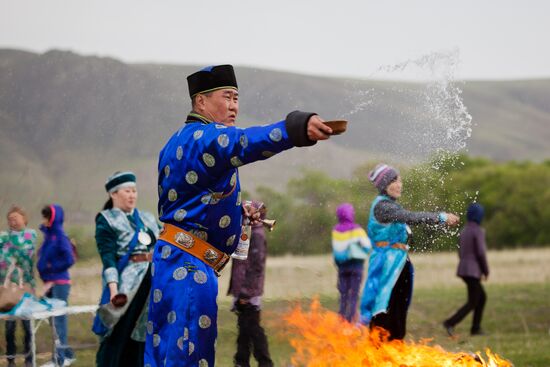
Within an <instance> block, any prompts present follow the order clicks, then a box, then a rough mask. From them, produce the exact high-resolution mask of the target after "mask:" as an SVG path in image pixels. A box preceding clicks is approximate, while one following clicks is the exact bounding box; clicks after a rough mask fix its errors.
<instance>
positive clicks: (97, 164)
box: [0, 49, 550, 219]
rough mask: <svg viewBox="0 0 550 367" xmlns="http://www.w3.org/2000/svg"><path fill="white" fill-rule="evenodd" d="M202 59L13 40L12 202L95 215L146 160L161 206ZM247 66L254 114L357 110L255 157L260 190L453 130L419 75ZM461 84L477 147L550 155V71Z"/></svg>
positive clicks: (7, 133) (248, 100)
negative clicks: (329, 135) (166, 159)
mask: <svg viewBox="0 0 550 367" xmlns="http://www.w3.org/2000/svg"><path fill="white" fill-rule="evenodd" d="M197 68H198V66H194V65H182V66H179V65H155V64H146V65H145V64H143V65H142V64H125V63H122V62H120V61H117V60H115V59H112V58H101V57H95V56H81V55H78V54H75V53H72V52H66V51H57V50H53V51H49V52H46V53H44V54H36V53H32V52H26V51H20V50H11V49H1V50H0V126H1V134H0V153H1V154H2V158H3V159H1V160H0V168H1V171H2V178H1V179H0V184H1V185H0V195H1V196H2V199H1V202H0V209H4V208H5V207H6V206H7V205H9V204H10V203H11V202H23V203H29V205H37V204H34V203H35V202H37V201H46V200H47V201H56V200H57V201H66V202H70V204H69V206H70V207H71V208H72V209H73V210H74V211H75V212H79V213H80V212H81V213H84V214H82V215H83V219H84V218H88V217H89V215H90V213H92V212H93V211H94V210H96V209H97V207H99V206H100V205H99V204H100V203H98V201H101V200H103V199H104V198H105V197H106V195H105V193H103V192H102V191H101V187H102V185H103V181H104V179H105V177H106V176H107V175H108V174H110V173H112V172H113V171H114V170H117V169H133V170H135V171H137V172H138V175H139V177H140V180H141V182H142V183H143V184H142V187H143V190H142V191H141V193H142V196H145V198H144V199H143V200H144V203H145V204H146V205H147V206H148V207H150V208H151V209H154V202H155V195H156V194H155V187H156V184H155V180H156V177H155V176H156V158H157V155H158V152H159V150H160V148H161V147H162V146H163V144H164V142H165V141H166V140H167V139H168V138H169V136H170V135H171V134H172V133H173V132H174V131H176V130H177V129H178V128H179V126H180V125H181V124H182V121H183V120H184V118H185V116H186V115H187V113H188V112H189V110H190V104H189V97H188V92H187V83H186V75H188V74H189V73H190V72H192V71H195V70H197ZM236 72H237V78H238V81H239V87H240V88H239V89H240V104H241V113H240V117H239V118H240V124H241V125H242V126H249V125H251V124H253V123H266V122H274V121H277V120H281V119H283V118H284V117H285V115H286V114H287V113H288V112H290V111H292V110H294V109H302V110H310V111H315V112H318V113H319V114H320V115H321V116H323V117H325V118H341V117H344V118H347V119H349V120H350V123H349V131H348V132H347V133H346V134H344V135H342V136H339V137H336V138H334V139H331V141H330V142H328V143H324V144H318V145H317V146H315V147H312V148H308V149H304V150H291V151H290V152H287V153H284V154H283V155H281V156H280V157H275V158H274V159H272V161H271V162H270V164H266V163H258V164H254V165H251V166H250V167H244V168H243V169H242V176H243V180H244V183H245V184H246V186H245V187H247V188H248V189H249V190H253V187H254V186H255V185H257V184H265V185H272V186H275V187H279V188H280V187H282V186H283V185H284V184H285V183H286V181H287V180H288V178H290V177H293V176H295V175H296V174H297V173H298V172H299V170H300V169H303V167H306V168H313V169H320V170H323V171H325V172H327V173H328V174H331V175H333V176H340V177H341V176H347V175H349V174H350V172H351V171H352V170H353V169H354V168H355V167H356V166H357V165H358V164H360V163H362V162H365V161H368V160H375V159H393V160H403V161H405V162H413V161H415V160H420V159H422V158H424V157H425V156H426V155H428V154H431V153H433V152H434V151H435V150H437V148H438V144H440V143H439V140H438V139H442V136H443V135H444V134H445V133H447V134H448V131H447V130H448V129H447V130H445V126H443V127H442V126H439V125H437V124H438V123H439V122H438V121H435V122H434V121H431V120H430V118H427V116H428V115H429V114H430V113H432V111H431V110H430V109H431V106H430V105H429V103H427V102H426V98H439V97H438V96H437V95H436V94H433V95H430V94H429V93H431V92H429V93H427V92H426V86H424V85H422V84H419V83H401V82H389V81H370V80H348V79H337V78H325V77H314V76H305V75H299V74H292V73H284V72H275V71H268V70H259V69H252V68H239V67H237V68H236ZM461 88H462V89H463V94H462V97H463V100H464V103H465V105H466V107H467V108H468V111H469V113H470V114H471V115H472V117H473V124H474V125H473V134H472V137H471V138H470V139H469V140H468V144H467V149H468V151H469V153H470V154H472V155H482V156H487V157H491V158H494V159H497V160H509V159H515V160H528V159H532V160H541V159H546V158H548V157H550V145H549V144H548V141H549V140H550V129H549V127H550V103H549V102H550V97H549V96H550V80H532V81H506V82H483V81H475V82H465V83H464V84H463V85H461ZM442 134H443V135H442ZM443 138H444V136H443ZM443 143H445V142H443ZM432 145H433V146H432ZM443 148H445V147H443Z"/></svg>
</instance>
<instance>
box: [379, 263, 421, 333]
mask: <svg viewBox="0 0 550 367" xmlns="http://www.w3.org/2000/svg"><path fill="white" fill-rule="evenodd" d="M411 297H412V264H411V262H410V261H409V260H408V259H407V262H406V263H405V267H404V268H403V270H402V271H401V274H400V275H399V278H398V279H397V282H396V283H395V285H394V287H393V290H392V292H391V297H390V302H389V304H388V312H386V313H379V314H378V315H376V316H374V317H373V318H372V320H371V322H370V326H371V327H373V326H379V327H381V328H384V329H386V330H387V331H388V332H389V333H390V335H389V338H388V339H389V340H393V339H403V338H404V337H405V334H406V333H407V312H408V310H409V304H410V303H411Z"/></svg>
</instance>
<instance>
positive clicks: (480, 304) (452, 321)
mask: <svg viewBox="0 0 550 367" xmlns="http://www.w3.org/2000/svg"><path fill="white" fill-rule="evenodd" d="M462 280H464V282H465V283H466V286H467V287H468V301H467V302H466V303H465V304H464V306H462V307H461V308H459V309H458V311H456V313H455V314H454V315H453V316H451V317H450V318H449V319H447V320H446V321H445V324H447V325H449V326H455V325H456V324H458V323H459V322H460V321H462V319H464V318H465V317H466V315H468V314H469V313H470V312H471V311H474V318H473V319H472V328H471V329H470V332H471V333H477V332H478V331H480V330H481V318H482V316H483V308H484V307H485V302H486V301H487V295H486V294H485V290H484V289H483V286H482V285H481V281H480V280H479V279H477V278H472V277H462Z"/></svg>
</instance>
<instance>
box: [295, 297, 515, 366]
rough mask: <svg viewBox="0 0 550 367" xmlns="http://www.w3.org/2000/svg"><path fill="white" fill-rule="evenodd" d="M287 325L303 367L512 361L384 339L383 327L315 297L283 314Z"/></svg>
mask: <svg viewBox="0 0 550 367" xmlns="http://www.w3.org/2000/svg"><path fill="white" fill-rule="evenodd" d="M285 320H286V322H287V323H288V325H289V326H290V329H291V333H292V335H293V336H292V337H291V339H290V343H291V345H292V347H294V349H295V350H296V353H295V354H294V355H293V356H292V365H293V366H307V367H324V366H326V367H336V366H353V367H356V366H363V367H370V366H373V367H393V366H396V367H413V366H414V367H435V366H437V367H439V366H445V367H447V366H448V367H451V366H452V367H482V366H486V367H511V366H512V364H511V363H510V362H509V361H506V360H504V359H502V358H500V357H499V356H498V355H496V354H493V353H491V351H490V350H489V349H487V350H486V351H485V353H486V358H483V357H482V356H481V354H480V353H479V352H477V353H476V354H469V353H451V352H447V351H445V350H443V348H441V347H440V346H430V345H428V341H420V342H419V343H414V342H404V341H400V340H392V341H387V333H386V332H385V331H384V330H383V329H375V330H372V331H370V330H369V329H368V328H367V327H364V326H357V325H352V324H349V323H347V322H345V321H343V320H342V319H341V318H340V316H339V315H338V314H337V313H334V312H331V311H327V310H323V309H322V308H321V305H320V303H319V301H318V300H314V301H313V302H312V304H311V309H310V312H308V313H304V312H302V309H301V308H300V307H296V308H295V309H294V310H293V311H291V312H290V313H289V314H287V315H286V316H285Z"/></svg>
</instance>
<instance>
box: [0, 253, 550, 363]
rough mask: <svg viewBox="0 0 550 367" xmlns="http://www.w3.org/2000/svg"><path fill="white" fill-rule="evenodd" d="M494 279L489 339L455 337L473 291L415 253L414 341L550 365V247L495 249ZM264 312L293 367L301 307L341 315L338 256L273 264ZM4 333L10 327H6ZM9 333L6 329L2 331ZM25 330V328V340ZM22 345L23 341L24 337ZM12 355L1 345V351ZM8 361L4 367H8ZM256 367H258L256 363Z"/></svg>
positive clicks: (82, 329)
mask: <svg viewBox="0 0 550 367" xmlns="http://www.w3.org/2000/svg"><path fill="white" fill-rule="evenodd" d="M488 256H489V263H490V267H491V274H490V276H489V280H488V282H486V283H485V289H486V292H487V296H488V300H487V305H486V308H485V313H484V319H483V327H484V329H485V331H486V332H487V335H486V336H478V337H470V336H469V333H468V332H469V327H470V322H471V316H468V317H467V318H466V319H465V320H464V321H463V322H462V323H461V324H460V325H458V327H457V328H456V331H457V333H458V337H457V338H455V339H451V338H449V337H448V336H447V335H446V333H445V331H444V330H443V328H442V326H441V321H442V320H443V319H445V318H446V317H447V316H449V315H450V314H451V313H452V312H454V311H455V310H456V309H457V308H458V307H460V306H461V305H462V304H463V303H464V302H465V300H466V287H465V286H464V285H463V283H462V281H461V280H460V279H458V278H456V277H455V275H454V272H455V269H456V264H457V256H456V254H455V253H434V254H431V253H414V254H412V255H411V258H412V261H413V264H414V265H415V271H416V273H415V292H414V297H413V302H412V305H411V308H410V312H409V319H408V334H407V339H413V340H415V341H418V340H420V339H423V338H430V339H432V343H433V344H438V345H441V346H442V347H443V348H445V349H446V350H449V351H456V352H458V351H468V352H475V351H483V350H484V349H485V348H486V347H489V348H490V349H491V350H492V351H494V352H496V353H498V354H500V355H501V356H503V357H505V358H507V359H509V360H510V361H512V362H513V364H514V366H521V367H535V366H536V367H547V366H550V267H549V266H548V263H550V248H549V249H529V250H507V251H498V252H496V251H492V252H490V253H489V255H488ZM100 270H101V267H100V264H99V261H92V260H89V261H83V262H80V263H79V264H78V265H77V266H76V267H75V268H74V270H73V271H72V275H73V281H74V284H73V289H72V294H71V302H72V304H80V305H83V304H94V303H96V302H97V299H98V297H99V292H100V282H99V279H100ZM228 275H229V272H228V271H226V272H225V273H224V274H223V276H222V277H221V278H220V293H219V297H218V303H219V305H220V307H219V310H220V311H219V319H218V324H219V337H218V343H217V366H220V367H225V366H232V363H231V360H232V355H233V353H234V352H235V339H236V316H235V315H234V314H232V313H231V312H229V307H230V298H229V297H227V296H226V295H225V294H226V291H227V284H228V281H229V277H228ZM266 281H267V283H266V289H265V291H266V294H265V300H264V310H263V325H264V327H265V328H266V331H267V333H268V335H269V340H270V349H271V352H272V356H273V359H274V361H275V363H276V366H290V362H289V361H290V355H291V354H292V352H293V351H292V348H291V347H290V345H289V344H288V341H287V339H288V330H287V329H286V328H285V325H284V324H283V323H282V322H281V317H282V315H284V314H285V313H286V312H288V311H289V310H290V309H291V308H292V307H293V306H295V305H296V304H302V305H303V306H305V307H307V306H308V305H309V303H310V300H311V298H312V297H313V296H315V295H319V297H320V300H321V303H322V305H323V306H324V307H325V308H328V309H330V310H336V309H337V305H338V296H337V291H336V271H335V268H334V266H333V264H332V260H331V257H330V256H328V255H323V256H308V257H295V256H288V257H276V258H270V259H269V260H268V274H267V280H266ZM91 320H92V316H91V315H79V316H71V318H70V331H69V337H70V343H71V344H72V345H74V346H75V347H76V349H77V358H78V360H77V362H76V364H75V366H77V367H80V366H82V367H87V366H94V365H95V364H94V358H95V348H96V347H97V340H96V338H95V337H94V336H93V334H92V333H91V331H90V327H91ZM2 328H3V325H2ZM0 332H1V333H2V335H3V330H1V331H0ZM19 332H20V328H18V335H19ZM18 338H19V340H21V339H20V337H18ZM50 343H51V342H50V333H49V327H48V325H42V326H41V327H40V329H39V332H38V351H39V355H38V357H39V362H45V361H47V359H48V358H49V356H50V355H49V350H50V348H51V346H50ZM4 352H5V341H4V340H3V339H2V343H1V344H0V353H4ZM3 363H5V362H4V361H3V360H2V361H1V362H0V366H4V365H5V364H3ZM253 365H255V363H254V364H253Z"/></svg>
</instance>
